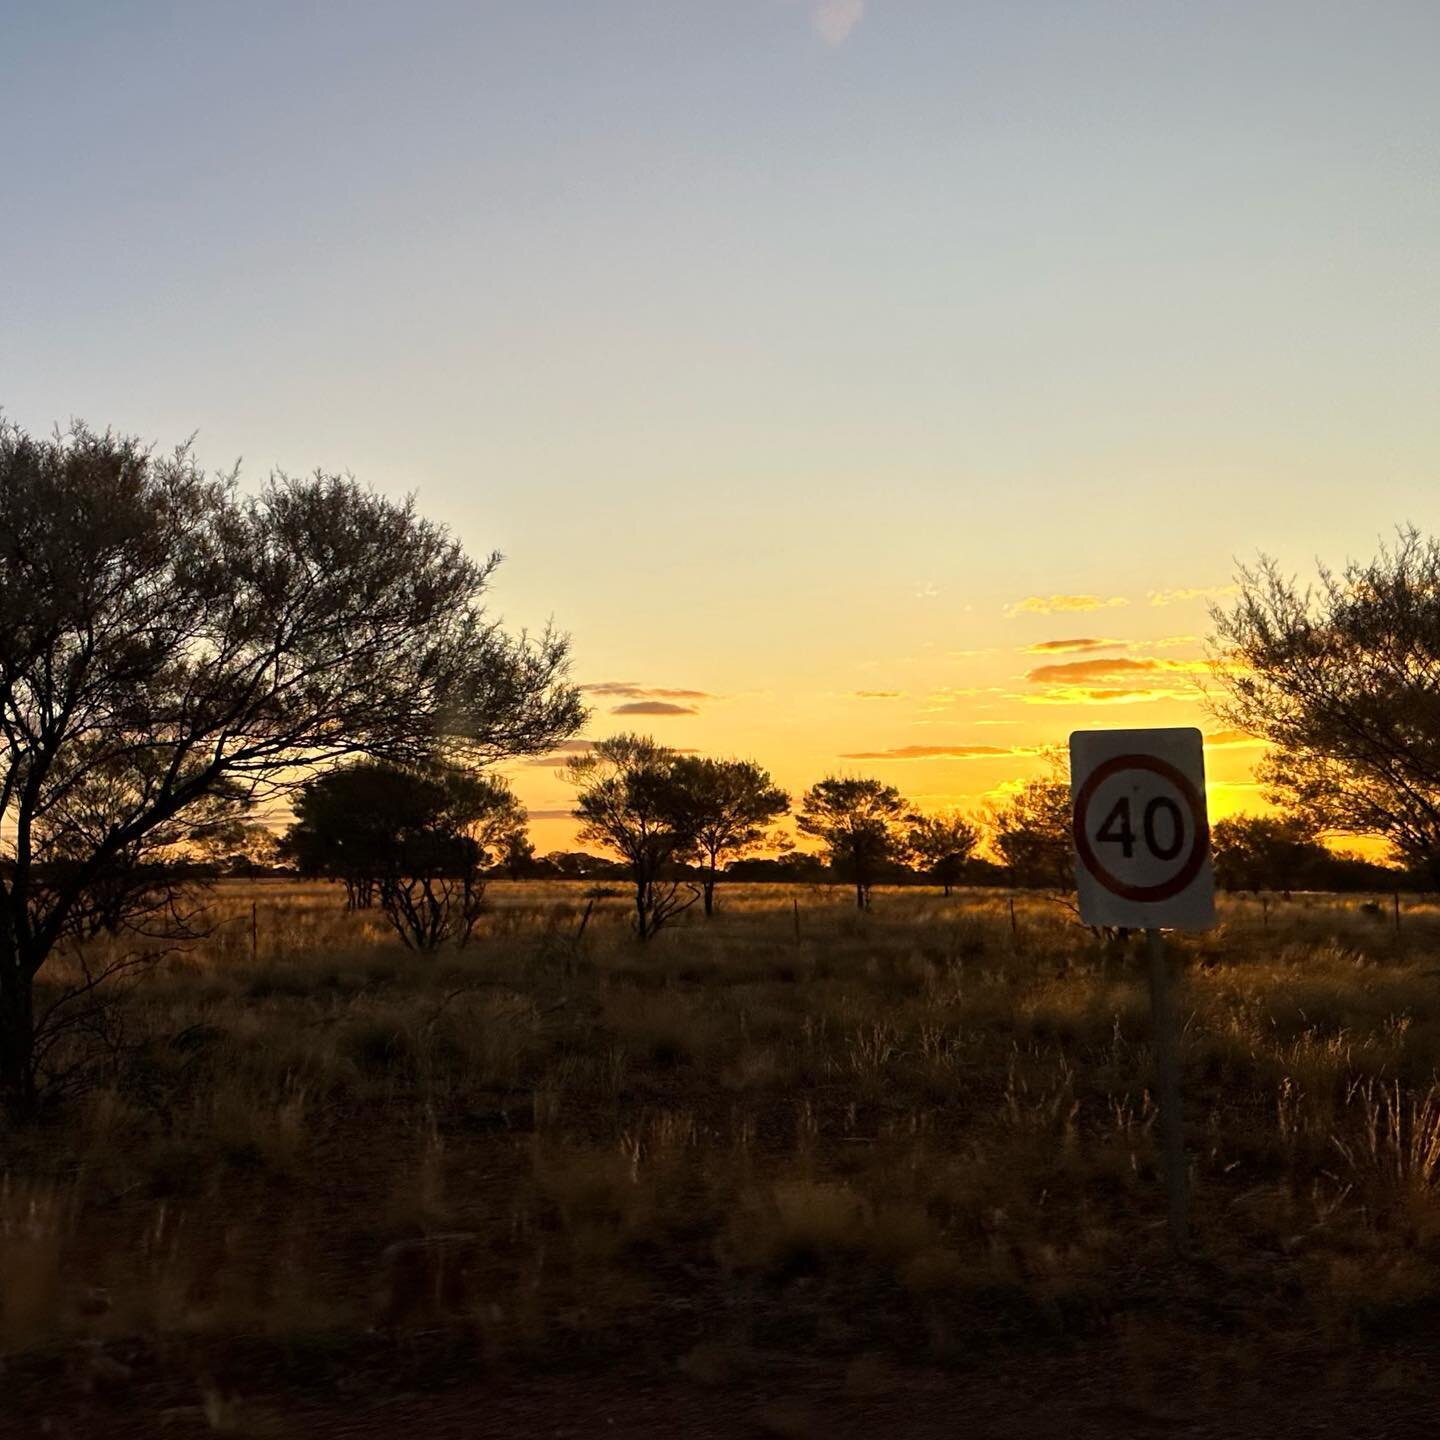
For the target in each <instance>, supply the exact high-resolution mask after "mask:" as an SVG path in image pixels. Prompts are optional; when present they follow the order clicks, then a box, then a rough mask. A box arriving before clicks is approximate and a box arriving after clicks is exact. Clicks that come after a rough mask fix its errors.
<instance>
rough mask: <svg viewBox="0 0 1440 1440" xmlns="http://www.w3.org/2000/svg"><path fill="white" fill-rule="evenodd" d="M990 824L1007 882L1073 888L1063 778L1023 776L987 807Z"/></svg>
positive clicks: (1066, 789)
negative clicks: (1016, 785)
mask: <svg viewBox="0 0 1440 1440" xmlns="http://www.w3.org/2000/svg"><path fill="white" fill-rule="evenodd" d="M989 828H990V843H991V845H992V846H993V847H994V849H995V853H996V854H997V855H998V856H999V857H1000V859H1001V861H1002V862H1003V864H1004V866H1005V869H1006V871H1007V873H1008V875H1009V878H1010V883H1011V884H1012V885H1025V886H1035V887H1036V888H1042V889H1049V890H1063V891H1068V890H1073V889H1074V887H1075V862H1074V849H1075V847H1074V841H1073V840H1072V838H1071V821H1070V786H1069V783H1068V781H1065V780H1031V781H1028V782H1027V783H1026V784H1024V785H1022V786H1021V787H1020V789H1019V790H1017V791H1016V792H1015V793H1014V794H1013V795H1011V796H1009V797H1008V798H1007V799H1005V800H1003V801H1002V802H1000V803H999V804H997V805H994V806H992V807H991V810H990V817H989Z"/></svg>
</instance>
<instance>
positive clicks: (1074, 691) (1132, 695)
mask: <svg viewBox="0 0 1440 1440" xmlns="http://www.w3.org/2000/svg"><path fill="white" fill-rule="evenodd" d="M1015 698H1016V699H1017V700H1023V701H1024V702H1025V703H1026V704H1027V705H1131V704H1135V703H1137V702H1139V701H1144V700H1193V699H1194V698H1195V697H1194V696H1193V695H1192V694H1191V693H1190V692H1189V691H1188V690H1162V689H1133V688H1129V687H1124V686H1103V687H1099V688H1090V687H1086V686H1079V685H1065V686H1059V687H1057V688H1056V689H1053V690H1047V691H1045V692H1044V694H1042V695H1017V696H1016V697H1015Z"/></svg>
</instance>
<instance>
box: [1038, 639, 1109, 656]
mask: <svg viewBox="0 0 1440 1440" xmlns="http://www.w3.org/2000/svg"><path fill="white" fill-rule="evenodd" d="M1124 643H1125V642H1124V641H1123V640H1041V641H1039V642H1037V643H1036V644H1034V645H1026V646H1025V647H1024V649H1023V650H1022V652H1021V653H1022V654H1025V655H1062V654H1066V653H1068V652H1070V651H1075V650H1115V649H1118V648H1119V647H1120V646H1122V645H1123V644H1124Z"/></svg>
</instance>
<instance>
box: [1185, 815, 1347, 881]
mask: <svg viewBox="0 0 1440 1440" xmlns="http://www.w3.org/2000/svg"><path fill="white" fill-rule="evenodd" d="M1210 849H1211V853H1212V854H1213V856H1214V860H1215V879H1216V881H1217V882H1218V883H1219V884H1220V885H1221V887H1222V888H1224V889H1226V890H1292V889H1299V888H1308V887H1310V886H1312V885H1314V884H1316V883H1320V884H1323V883H1324V876H1325V872H1326V870H1327V869H1328V868H1329V866H1328V862H1329V860H1330V853H1329V851H1328V850H1327V849H1326V848H1325V846H1324V844H1323V843H1322V842H1321V840H1320V835H1319V831H1318V830H1317V829H1316V827H1315V824H1314V822H1313V821H1312V820H1310V819H1309V818H1308V817H1306V816H1303V815H1230V816H1227V817H1226V818H1225V819H1224V820H1217V821H1216V822H1215V824H1214V825H1213V826H1212V827H1211V830H1210Z"/></svg>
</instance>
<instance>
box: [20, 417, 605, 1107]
mask: <svg viewBox="0 0 1440 1440" xmlns="http://www.w3.org/2000/svg"><path fill="white" fill-rule="evenodd" d="M498 563H499V557H498V556H495V555H492V556H490V557H489V558H487V559H485V560H481V561H476V560H472V559H471V558H470V557H469V556H467V555H466V554H465V552H464V550H463V549H462V548H461V546H460V545H459V543H458V542H457V541H455V540H454V539H453V538H451V537H450V536H449V535H448V534H447V532H446V531H445V530H444V529H443V527H441V526H438V525H435V524H432V523H431V522H429V521H426V520H424V519H422V518H421V517H420V516H418V515H417V514H416V512H415V509H414V506H413V504H412V503H411V502H410V501H395V500H391V499H388V498H386V497H384V496H381V495H376V494H374V493H372V492H370V491H368V490H365V489H364V488H362V487H361V486H360V485H358V484H357V483H356V482H354V481H353V480H350V479H348V478H344V477H341V476H334V475H323V474H316V475H314V476H312V477H309V478H306V479H294V478H291V477H288V476H284V475H279V476H276V477H274V478H273V479H272V480H270V481H269V482H268V483H267V484H265V485H264V486H263V487H262V488H261V489H260V490H259V491H258V493H256V494H253V495H246V494H243V493H242V492H241V491H240V489H239V487H238V485H237V483H236V480H235V478H234V477H233V476H230V477H221V478H213V477H208V476H206V475H205V474H203V473H202V472H201V470H200V469H199V468H198V467H197V465H196V464H195V462H194V460H193V458H192V456H191V454H190V452H189V450H188V449H187V448H185V447H181V448H180V449H178V450H176V451H174V452H173V453H172V454H169V455H164V456H160V455H156V454H154V453H153V452H152V451H151V450H149V449H147V448H146V447H145V446H143V445H142V444H140V443H139V442H138V441H136V440H134V439H129V438H125V437H121V436H117V435H114V434H112V433H110V432H105V433H103V434H102V433H97V432H95V431H92V430H89V429H87V428H85V427H84V426H83V425H76V426H74V427H72V429H71V430H70V431H69V433H67V434H60V435H56V436H54V437H51V438H48V439H35V438H32V437H31V436H29V435H27V434H25V433H24V432H23V431H21V430H19V429H18V428H17V427H15V426H14V425H11V424H8V423H0V747H3V748H0V817H3V826H4V828H3V834H4V842H3V844H4V863H3V865H0V1086H3V1087H4V1089H5V1090H6V1091H7V1092H8V1093H9V1094H10V1095H11V1096H14V1095H16V1094H20V1095H22V1096H29V1095H32V1094H33V1091H34V1087H35V1082H36V1069H37V1065H39V1063H40V1062H41V1059H42V1058H43V1054H44V1053H45V1047H44V1042H43V1039H42V1043H40V1044H39V1045H37V1043H36V1035H37V1029H38V1030H39V1031H41V1032H43V1031H44V1028H45V1025H46V1024H47V1023H51V1022H53V1023H59V1022H58V1021H55V1020H54V1012H53V1011H52V1012H50V1016H49V1020H48V1021H47V1017H46V1016H44V1015H42V1016H40V1017H38V1018H37V1016H36V1015H35V1013H34V1009H33V981H34V977H35V975H36V973H37V971H38V970H39V969H40V967H41V965H43V963H44V961H45V959H46V957H47V955H49V954H50V953H51V951H52V950H53V949H54V947H55V946H56V945H57V944H58V943H60V942H61V941H63V940H67V939H69V940H83V939H84V938H85V937H86V936H87V935H88V934H89V933H91V932H92V930H93V928H94V925H95V923H96V919H97V910H96V897H97V896H98V895H102V894H104V895H108V896H109V897H110V900H109V901H107V906H108V910H109V918H110V920H111V921H113V920H114V919H115V915H114V906H113V894H114V891H115V889H116V886H117V883H119V881H120V879H121V877H123V876H125V875H126V874H129V873H133V872H134V871H135V870H136V867H138V866H141V865H142V864H143V862H144V861H145V860H146V859H147V858H150V857H153V854H154V851H155V849H156V847H157V846H158V845H161V844H166V843H171V842H173V841H174V840H175V838H176V836H177V834H178V833H179V831H178V829H177V827H179V826H189V828H190V829H191V830H192V831H193V830H194V828H195V822H196V821H197V819H200V818H204V819H208V820H211V821H214V822H215V823H220V822H222V821H223V822H226V823H228V822H230V821H231V820H233V818H234V814H235V813H236V810H237V808H239V807H241V806H243V805H245V804H247V803H252V802H254V801H255V800H256V799H258V798H261V797H263V796H265V795H267V794H269V793H273V792H274V791H276V790H277V789H278V788H281V787H283V786H285V785H287V784H290V783H293V782H294V781H296V780H298V779H300V778H303V777H304V775H305V774H306V773H313V772H314V771H315V770H316V769H318V768H323V767H325V766H328V765H330V764H332V763H334V762H335V761H337V760H339V759H341V758H342V757H344V756H347V755H352V754H365V755H369V756H373V757H377V758H381V759H386V760H391V761H395V762H397V763H402V764H404V763H416V762H419V761H422V760H424V759H426V758H428V757H430V756H432V755H433V754H434V753H435V752H436V751H437V750H440V751H444V752H446V753H448V754H450V755H453V756H455V757H457V758H459V759H463V760H465V761H467V762H470V763H483V762H485V761H489V760H494V759H497V758H500V757H502V756H507V755H515V754H526V753H536V752H542V751H544V750H546V749H548V748H549V747H551V746H553V745H554V744H555V743H556V741H558V740H559V739H561V738H563V737H565V736H567V735H569V734H571V733H573V731H574V730H575V729H576V728H577V727H578V725H579V723H580V721H581V719H582V718H583V710H582V707H581V705H580V702H579V698H578V696H577V694H576V692H575V690H574V689H573V687H571V686H570V685H569V684H567V683H566V670H567V652H566V642H565V640H564V639H563V638H562V637H560V636H558V635H554V634H551V633H548V632H547V633H546V634H544V635H542V636H540V637H538V638H535V639H531V638H529V637H527V636H525V635H524V634H521V635H518V636H512V635H510V634H507V633H506V632H505V631H504V630H503V629H502V628H501V627H500V625H499V623H498V622H497V621H495V620H494V619H492V618H491V617H489V616H488V615H487V614H486V612H485V610H484V608H483V605H482V598H483V596H484V593H485V591H486V588H487V585H488V582H489V579H490V576H491V573H492V572H493V570H494V568H495V566H496V565H497V564H498ZM121 888H123V886H122V887H121ZM122 918H123V917H122ZM87 993H88V992H87ZM58 1003H60V1004H61V1006H62V1010H63V1006H64V1005H65V1004H66V1003H67V1002H66V997H64V996H61V997H60V1000H59V1002H58ZM72 1013H73V1012H72Z"/></svg>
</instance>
